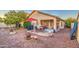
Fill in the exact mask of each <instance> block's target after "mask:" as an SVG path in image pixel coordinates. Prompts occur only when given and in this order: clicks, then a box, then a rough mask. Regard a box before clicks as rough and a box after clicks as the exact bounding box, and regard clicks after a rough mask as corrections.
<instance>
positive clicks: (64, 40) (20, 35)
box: [0, 29, 79, 48]
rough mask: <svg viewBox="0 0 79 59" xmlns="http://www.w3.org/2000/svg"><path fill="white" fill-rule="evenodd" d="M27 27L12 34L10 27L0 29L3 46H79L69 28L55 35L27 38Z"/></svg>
mask: <svg viewBox="0 0 79 59" xmlns="http://www.w3.org/2000/svg"><path fill="white" fill-rule="evenodd" d="M26 35H27V33H26V32H25V29H20V30H17V33H16V34H13V35H10V34H9V31H8V29H5V30H4V29H3V30H1V29H0V47H1V48H78V47H79V44H78V43H77V41H76V39H75V40H70V39H69V30H67V29H64V30H61V31H60V32H57V33H54V37H42V36H38V35H36V36H37V37H38V39H37V40H34V39H30V40H27V39H26Z"/></svg>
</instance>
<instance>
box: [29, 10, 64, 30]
mask: <svg viewBox="0 0 79 59" xmlns="http://www.w3.org/2000/svg"><path fill="white" fill-rule="evenodd" d="M28 18H34V19H36V20H37V25H39V26H47V27H48V28H53V29H54V30H60V29H64V25H65V22H64V21H63V20H62V19H61V18H59V17H57V16H54V15H50V14H47V13H43V12H40V11H37V10H34V11H32V13H31V14H30V15H29V17H28Z"/></svg>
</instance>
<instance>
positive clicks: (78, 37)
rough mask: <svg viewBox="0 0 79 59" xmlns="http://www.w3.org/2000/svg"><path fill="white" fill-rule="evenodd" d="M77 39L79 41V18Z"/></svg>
mask: <svg viewBox="0 0 79 59" xmlns="http://www.w3.org/2000/svg"><path fill="white" fill-rule="evenodd" d="M77 41H78V43H79V18H78V27H77Z"/></svg>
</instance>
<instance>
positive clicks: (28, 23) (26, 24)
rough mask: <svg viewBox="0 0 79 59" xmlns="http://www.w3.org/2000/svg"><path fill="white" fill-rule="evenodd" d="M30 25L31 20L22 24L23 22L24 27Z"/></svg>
mask: <svg viewBox="0 0 79 59" xmlns="http://www.w3.org/2000/svg"><path fill="white" fill-rule="evenodd" d="M30 25H31V22H24V24H23V26H24V28H26V27H28V26H30Z"/></svg>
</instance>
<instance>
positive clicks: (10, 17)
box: [4, 10, 27, 26]
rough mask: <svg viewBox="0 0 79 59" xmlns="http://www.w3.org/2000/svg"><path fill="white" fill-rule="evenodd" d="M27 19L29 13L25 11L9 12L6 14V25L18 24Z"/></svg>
mask: <svg viewBox="0 0 79 59" xmlns="http://www.w3.org/2000/svg"><path fill="white" fill-rule="evenodd" d="M26 17H27V13H25V12H24V11H14V10H13V11H9V12H8V13H6V14H5V18H4V23H5V24H7V25H10V26H11V25H13V24H16V23H17V22H21V21H22V20H25V19H26Z"/></svg>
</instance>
